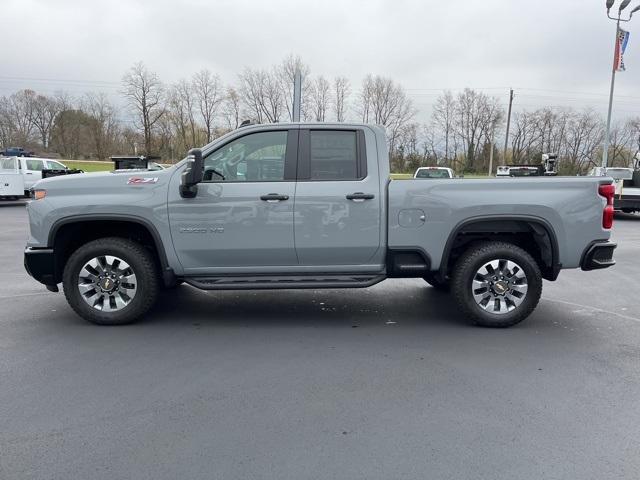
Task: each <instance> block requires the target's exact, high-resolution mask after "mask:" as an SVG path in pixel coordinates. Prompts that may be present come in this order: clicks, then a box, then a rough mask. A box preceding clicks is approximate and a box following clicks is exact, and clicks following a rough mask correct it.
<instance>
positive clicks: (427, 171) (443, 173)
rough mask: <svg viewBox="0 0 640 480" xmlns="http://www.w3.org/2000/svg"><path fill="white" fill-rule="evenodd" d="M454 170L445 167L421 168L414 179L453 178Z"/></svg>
mask: <svg viewBox="0 0 640 480" xmlns="http://www.w3.org/2000/svg"><path fill="white" fill-rule="evenodd" d="M453 177H454V175H453V170H451V169H450V168H445V167H420V168H418V169H417V170H416V173H414V175H413V178H453Z"/></svg>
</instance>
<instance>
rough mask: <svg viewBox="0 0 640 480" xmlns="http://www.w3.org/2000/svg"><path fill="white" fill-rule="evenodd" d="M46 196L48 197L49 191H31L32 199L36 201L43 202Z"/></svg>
mask: <svg viewBox="0 0 640 480" xmlns="http://www.w3.org/2000/svg"><path fill="white" fill-rule="evenodd" d="M46 196H47V191H46V190H42V189H38V190H32V191H31V197H32V198H33V199H34V200H42V199H43V198H44V197H46Z"/></svg>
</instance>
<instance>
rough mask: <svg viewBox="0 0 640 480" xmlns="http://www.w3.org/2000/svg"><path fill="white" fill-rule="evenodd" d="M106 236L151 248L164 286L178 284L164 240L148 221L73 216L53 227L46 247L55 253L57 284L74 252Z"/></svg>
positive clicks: (91, 215) (138, 218)
mask: <svg viewBox="0 0 640 480" xmlns="http://www.w3.org/2000/svg"><path fill="white" fill-rule="evenodd" d="M107 236H116V237H123V238H130V239H133V240H136V241H138V242H139V243H141V244H143V245H145V246H147V247H149V248H151V249H152V250H153V253H154V256H155V258H156V260H157V262H158V267H159V268H160V271H161V272H162V277H163V280H164V282H165V284H170V283H171V282H172V281H175V274H174V273H173V270H172V269H171V268H170V267H169V262H168V259H167V254H166V250H165V248H164V243H163V241H162V237H161V236H160V233H159V232H158V230H157V228H156V227H155V225H153V223H152V222H150V221H149V220H147V219H146V218H142V217H138V216H135V215H117V214H82V215H73V216H69V217H64V218H62V219H60V220H58V221H56V222H55V223H54V224H53V225H52V227H51V229H50V231H49V235H48V238H47V245H48V246H49V247H50V248H53V250H54V252H55V253H56V260H55V277H56V280H58V281H60V280H61V278H62V270H63V269H64V265H65V264H66V261H67V259H68V258H69V256H70V254H71V253H72V252H73V251H74V250H75V249H77V248H78V247H79V246H80V245H83V244H85V243H87V242H89V241H92V240H95V239H98V238H103V237H107Z"/></svg>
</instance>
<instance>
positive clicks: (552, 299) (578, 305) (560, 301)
mask: <svg viewBox="0 0 640 480" xmlns="http://www.w3.org/2000/svg"><path fill="white" fill-rule="evenodd" d="M542 299H543V300H547V301H549V302H556V303H563V304H565V305H570V306H572V307H580V308H583V309H585V308H586V309H588V310H592V311H594V312H602V313H608V314H610V315H616V316H617V317H620V318H626V319H627V320H633V321H634V322H638V323H640V318H635V317H630V316H629V315H624V314H622V313H618V312H612V311H610V310H604V309H603V308H598V307H592V306H591V305H582V304H580V303H573V302H567V301H565V300H558V299H556V298H548V297H543V298H542Z"/></svg>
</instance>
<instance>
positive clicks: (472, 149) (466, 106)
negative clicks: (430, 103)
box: [456, 88, 503, 171]
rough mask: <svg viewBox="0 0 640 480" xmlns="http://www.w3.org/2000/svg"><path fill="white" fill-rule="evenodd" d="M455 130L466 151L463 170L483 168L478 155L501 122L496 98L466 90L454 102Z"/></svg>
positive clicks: (500, 112)
mask: <svg viewBox="0 0 640 480" xmlns="http://www.w3.org/2000/svg"><path fill="white" fill-rule="evenodd" d="M456 107H457V110H456V117H457V122H456V129H457V133H458V135H459V136H460V138H461V140H462V143H463V146H464V147H465V151H466V162H465V169H466V170H470V171H474V170H477V169H478V168H480V167H481V166H484V162H483V161H482V160H483V159H482V158H481V156H480V155H479V153H480V152H482V151H483V150H484V144H486V143H488V142H489V139H490V137H491V135H492V132H493V131H494V130H495V129H496V128H497V126H498V123H499V122H500V121H501V119H502V116H503V112H502V109H501V108H500V107H499V103H498V99H497V98H494V97H492V98H489V97H488V96H487V95H485V94H484V93H482V92H476V91H475V90H471V89H468V88H466V89H465V90H464V91H463V92H461V93H459V94H458V97H457V101H456Z"/></svg>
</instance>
